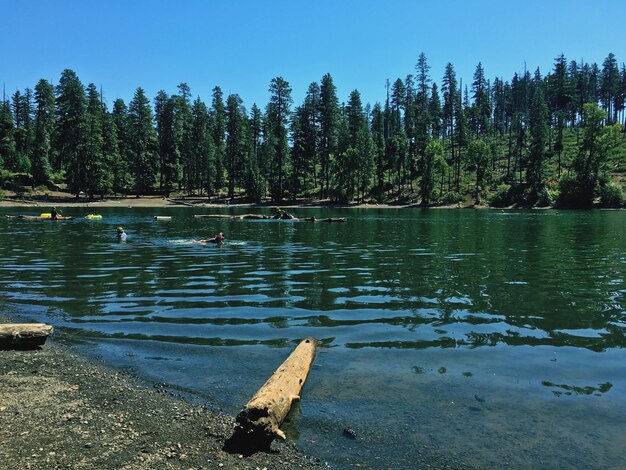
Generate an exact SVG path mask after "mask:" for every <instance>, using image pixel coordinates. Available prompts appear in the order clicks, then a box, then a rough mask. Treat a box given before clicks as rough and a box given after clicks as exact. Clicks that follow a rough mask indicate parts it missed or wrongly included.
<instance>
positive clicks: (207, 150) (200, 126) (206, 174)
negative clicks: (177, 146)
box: [191, 98, 215, 198]
mask: <svg viewBox="0 0 626 470" xmlns="http://www.w3.org/2000/svg"><path fill="white" fill-rule="evenodd" d="M191 114H192V123H193V124H192V130H191V144H192V145H191V153H192V160H193V168H194V174H195V175H196V178H197V179H196V180H194V181H193V184H194V185H196V186H197V187H198V188H199V189H200V194H202V193H203V191H206V193H207V196H208V197H209V198H210V197H211V195H212V194H213V183H214V182H215V160H214V158H215V155H214V148H213V138H212V137H211V130H210V128H209V110H208V109H207V106H206V104H204V103H203V102H202V100H200V98H196V100H195V101H194V102H193V106H192V108H191Z"/></svg>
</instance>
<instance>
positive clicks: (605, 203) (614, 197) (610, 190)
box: [600, 183, 624, 207]
mask: <svg viewBox="0 0 626 470" xmlns="http://www.w3.org/2000/svg"><path fill="white" fill-rule="evenodd" d="M600 204H602V207H621V206H622V204H624V191H623V190H622V187H621V186H620V185H619V184H617V183H607V184H605V185H604V186H603V187H602V189H601V190H600Z"/></svg>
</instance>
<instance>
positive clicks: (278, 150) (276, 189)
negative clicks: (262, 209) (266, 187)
mask: <svg viewBox="0 0 626 470" xmlns="http://www.w3.org/2000/svg"><path fill="white" fill-rule="evenodd" d="M269 92H270V101H269V103H268V105H267V111H266V113H265V114H266V119H267V125H268V135H267V139H268V143H269V145H270V148H269V151H270V152H271V153H270V155H271V159H270V193H271V195H272V199H273V200H274V201H278V202H281V201H282V200H283V198H284V196H285V190H286V189H287V188H285V181H286V178H285V176H286V175H287V174H288V172H289V163H290V162H289V144H288V141H287V138H288V133H287V125H288V122H289V121H288V119H289V115H290V113H291V110H290V106H291V102H292V100H291V87H290V86H289V83H288V82H287V81H285V80H284V79H283V78H282V77H276V78H273V79H272V81H271V82H270V86H269Z"/></svg>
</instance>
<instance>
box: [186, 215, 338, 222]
mask: <svg viewBox="0 0 626 470" xmlns="http://www.w3.org/2000/svg"><path fill="white" fill-rule="evenodd" d="M194 217H195V218H197V219H202V218H204V219H230V220H294V221H302V222H345V221H346V218H345V217H326V218H323V219H318V218H316V217H304V218H302V219H300V218H298V217H292V218H291V219H283V218H280V217H276V216H271V215H263V214H240V215H230V214H196V215H194Z"/></svg>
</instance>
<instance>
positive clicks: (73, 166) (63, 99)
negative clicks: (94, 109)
mask: <svg viewBox="0 0 626 470" xmlns="http://www.w3.org/2000/svg"><path fill="white" fill-rule="evenodd" d="M55 91H56V99H55V108H56V128H55V137H54V146H53V155H52V157H53V159H52V161H51V163H52V167H53V168H54V169H55V170H65V171H66V178H67V181H68V185H69V186H70V187H75V186H77V184H78V181H79V180H80V176H79V174H80V172H81V171H82V167H83V162H81V161H80V160H79V156H78V146H79V144H80V130H81V124H82V122H83V115H84V113H85V106H86V98H85V88H84V87H83V84H82V83H81V82H80V80H79V78H78V76H77V75H76V72H74V71H73V70H70V69H65V70H64V71H63V72H62V73H61V78H60V79H59V84H58V85H57V86H56V90H55Z"/></svg>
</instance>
